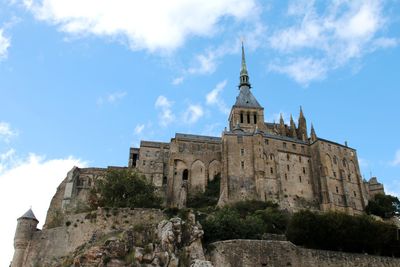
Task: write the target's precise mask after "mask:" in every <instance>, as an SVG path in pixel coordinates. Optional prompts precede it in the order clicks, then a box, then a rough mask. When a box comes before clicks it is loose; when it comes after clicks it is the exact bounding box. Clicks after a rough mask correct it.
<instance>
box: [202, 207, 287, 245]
mask: <svg viewBox="0 0 400 267" xmlns="http://www.w3.org/2000/svg"><path fill="white" fill-rule="evenodd" d="M288 218H289V216H288V214H287V213H285V212H283V211H280V210H279V209H278V206H277V205H276V204H273V203H271V202H261V201H243V202H238V203H236V204H234V205H232V206H230V207H224V208H222V209H217V210H215V211H214V212H212V213H211V214H210V215H208V216H207V217H206V218H205V219H200V223H201V224H202V225H203V229H204V241H205V242H206V243H211V242H215V241H219V240H228V239H261V238H262V236H263V234H264V233H275V234H282V233H284V232H285V230H286V225H287V221H288Z"/></svg>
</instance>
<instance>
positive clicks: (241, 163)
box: [240, 161, 244, 169]
mask: <svg viewBox="0 0 400 267" xmlns="http://www.w3.org/2000/svg"><path fill="white" fill-rule="evenodd" d="M240 166H241V167H242V169H244V161H241V162H240Z"/></svg>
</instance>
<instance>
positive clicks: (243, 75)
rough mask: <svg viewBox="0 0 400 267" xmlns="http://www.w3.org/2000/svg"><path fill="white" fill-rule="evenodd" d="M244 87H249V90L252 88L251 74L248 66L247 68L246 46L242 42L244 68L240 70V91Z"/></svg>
mask: <svg viewBox="0 0 400 267" xmlns="http://www.w3.org/2000/svg"><path fill="white" fill-rule="evenodd" d="M243 86H247V87H248V88H251V85H250V82H249V73H248V72H247V66H246V56H245V54H244V45H243V42H242V67H241V69H240V84H239V89H242V87H243Z"/></svg>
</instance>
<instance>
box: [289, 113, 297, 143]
mask: <svg viewBox="0 0 400 267" xmlns="http://www.w3.org/2000/svg"><path fill="white" fill-rule="evenodd" d="M290 137H293V138H297V133H296V124H295V123H294V120H293V117H292V115H290Z"/></svg>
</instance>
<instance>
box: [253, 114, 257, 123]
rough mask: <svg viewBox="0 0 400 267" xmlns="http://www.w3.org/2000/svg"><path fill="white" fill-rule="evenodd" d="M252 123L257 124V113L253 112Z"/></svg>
mask: <svg viewBox="0 0 400 267" xmlns="http://www.w3.org/2000/svg"><path fill="white" fill-rule="evenodd" d="M254 124H257V114H254Z"/></svg>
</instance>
